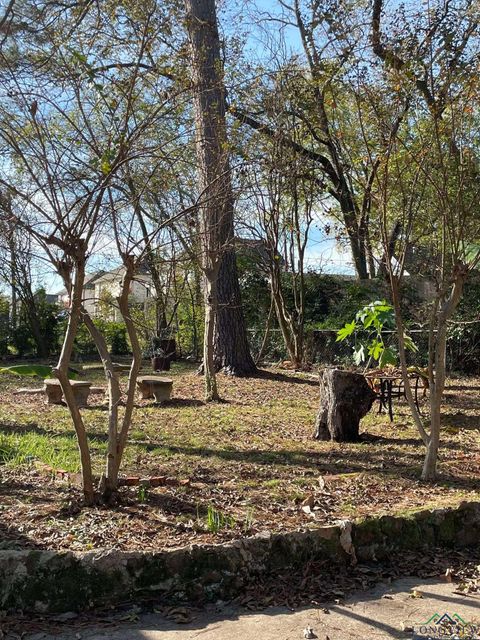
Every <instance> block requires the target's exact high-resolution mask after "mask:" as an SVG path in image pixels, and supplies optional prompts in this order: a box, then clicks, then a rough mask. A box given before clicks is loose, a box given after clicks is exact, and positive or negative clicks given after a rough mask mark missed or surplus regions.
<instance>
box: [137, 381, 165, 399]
mask: <svg viewBox="0 0 480 640" xmlns="http://www.w3.org/2000/svg"><path fill="white" fill-rule="evenodd" d="M137 387H138V390H139V391H140V393H141V395H142V399H143V400H146V399H148V398H155V401H156V402H165V400H170V398H171V396H172V388H173V380H171V379H170V378H161V377H160V376H139V377H138V378H137Z"/></svg>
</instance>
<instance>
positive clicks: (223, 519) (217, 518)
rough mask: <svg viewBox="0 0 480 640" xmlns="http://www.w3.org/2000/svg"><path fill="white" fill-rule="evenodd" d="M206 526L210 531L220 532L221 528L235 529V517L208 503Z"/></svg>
mask: <svg viewBox="0 0 480 640" xmlns="http://www.w3.org/2000/svg"><path fill="white" fill-rule="evenodd" d="M206 526H207V529H208V531H210V533H218V532H219V531H220V530H221V529H233V527H234V526H235V519H234V518H232V516H229V515H227V514H225V513H223V512H222V511H219V510H217V509H215V507H213V506H212V505H208V509H207V516H206Z"/></svg>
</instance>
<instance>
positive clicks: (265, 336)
mask: <svg viewBox="0 0 480 640" xmlns="http://www.w3.org/2000/svg"><path fill="white" fill-rule="evenodd" d="M274 308H275V303H274V301H273V296H272V295H270V309H269V310H268V317H267V322H266V323H265V333H264V334H263V340H262V344H261V346H260V350H259V352H258V355H257V357H256V358H255V364H258V363H259V362H261V360H262V358H263V354H264V353H265V350H266V348H267V344H268V338H269V337H270V329H271V327H272V318H273V311H274Z"/></svg>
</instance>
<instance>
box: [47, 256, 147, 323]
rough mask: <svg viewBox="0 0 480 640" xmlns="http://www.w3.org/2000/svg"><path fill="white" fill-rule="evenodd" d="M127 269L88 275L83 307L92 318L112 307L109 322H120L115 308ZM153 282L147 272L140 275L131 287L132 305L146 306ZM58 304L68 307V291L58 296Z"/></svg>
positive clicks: (118, 313)
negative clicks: (110, 303)
mask: <svg viewBox="0 0 480 640" xmlns="http://www.w3.org/2000/svg"><path fill="white" fill-rule="evenodd" d="M124 272H125V267H123V266H121V267H118V268H117V269H113V270H112V271H97V272H95V273H90V274H87V276H86V277H85V284H84V287H83V306H84V307H85V310H86V311H87V312H88V313H89V315H90V316H91V317H92V318H96V317H99V316H100V315H105V307H108V306H109V302H112V303H113V304H112V305H111V316H110V317H109V318H108V319H109V320H113V321H114V322H119V321H120V320H121V319H122V317H121V314H120V312H119V310H118V309H117V308H116V306H115V302H114V301H115V299H116V298H117V297H118V295H119V294H120V289H121V286H122V278H123V274H124ZM152 290H153V282H152V277H151V276H150V274H148V273H146V272H141V273H138V274H137V275H136V276H135V278H134V280H133V281H132V284H131V286H130V296H129V302H130V303H131V304H132V305H138V306H144V307H145V306H146V305H147V304H148V302H149V300H150V299H151V298H152ZM56 296H57V300H58V304H59V305H60V306H61V307H64V308H65V307H68V304H69V297H68V294H67V291H66V289H62V291H59V292H58V293H57V294H56Z"/></svg>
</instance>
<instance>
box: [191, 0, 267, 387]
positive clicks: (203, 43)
mask: <svg viewBox="0 0 480 640" xmlns="http://www.w3.org/2000/svg"><path fill="white" fill-rule="evenodd" d="M184 3H185V9H186V12H187V21H186V23H187V28H188V33H189V39H190V48H191V53H192V65H191V66H192V75H193V81H194V82H193V85H194V89H193V94H194V107H195V129H196V148H197V162H198V177H199V179H198V183H199V192H200V194H201V197H200V205H201V206H200V232H201V237H202V245H203V247H202V253H203V255H202V268H203V270H204V272H205V271H206V270H211V271H213V270H215V271H217V273H218V279H217V282H216V286H215V289H216V291H217V295H218V300H217V301H216V302H215V308H216V310H217V314H216V318H215V328H214V329H215V330H214V332H213V340H214V359H215V365H216V367H217V369H218V370H220V369H222V370H223V371H225V372H226V373H229V374H232V375H248V374H250V373H253V372H255V370H256V367H255V363H254V362H253V359H252V356H251V355H250V349H249V345H248V339H247V331H246V327H245V320H244V315H243V310H242V303H241V296H240V285H239V282H238V274H237V266H236V258H235V249H234V246H233V235H234V234H233V210H234V198H233V192H232V178H231V171H230V159H229V149H228V140H227V131H226V119H225V86H224V80H223V66H222V58H221V52H220V37H219V34H218V24H217V15H216V9H215V0H184ZM217 264H218V265H219V268H217ZM207 314H208V310H207Z"/></svg>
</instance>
